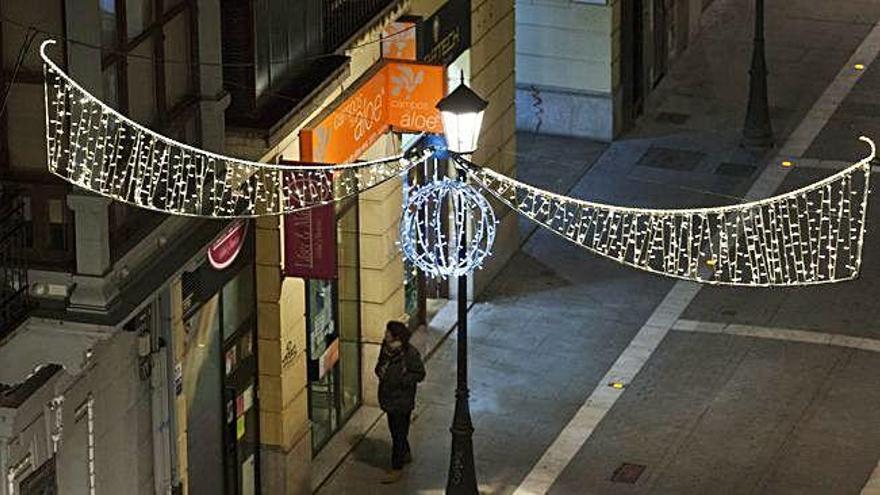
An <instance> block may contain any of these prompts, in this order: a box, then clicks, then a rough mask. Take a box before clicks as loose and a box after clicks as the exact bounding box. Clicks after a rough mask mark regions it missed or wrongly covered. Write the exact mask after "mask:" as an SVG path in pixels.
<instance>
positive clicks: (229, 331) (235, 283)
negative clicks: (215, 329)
mask: <svg viewBox="0 0 880 495" xmlns="http://www.w3.org/2000/svg"><path fill="white" fill-rule="evenodd" d="M253 300H254V274H253V271H252V270H242V271H241V273H239V274H238V275H236V277H235V278H233V279H232V280H230V281H229V282H228V283H227V284H226V285H225V286H223V339H224V340H225V339H228V338H229V337H231V336H232V335H233V334H234V333H235V332H236V331H238V329H239V328H240V327H241V326H242V324H244V323H245V322H246V321H247V319H248V318H250V316H251V315H252V314H253Z"/></svg>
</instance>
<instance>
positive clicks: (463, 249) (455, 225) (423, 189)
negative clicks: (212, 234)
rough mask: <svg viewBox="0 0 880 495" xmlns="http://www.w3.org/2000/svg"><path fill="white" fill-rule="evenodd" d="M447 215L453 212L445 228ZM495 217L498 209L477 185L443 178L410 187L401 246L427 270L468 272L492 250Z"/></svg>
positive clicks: (450, 273) (437, 274)
mask: <svg viewBox="0 0 880 495" xmlns="http://www.w3.org/2000/svg"><path fill="white" fill-rule="evenodd" d="M444 216H446V217H447V218H449V222H448V228H445V229H444V222H443V218H444ZM495 223H496V222H495V212H494V211H492V207H491V206H490V205H489V202H488V201H487V200H486V198H485V197H484V196H483V195H482V194H480V192H479V191H477V190H476V189H475V188H474V187H472V186H469V185H468V184H466V183H464V182H461V181H458V180H453V179H449V178H443V179H440V180H436V181H434V182H431V183H429V184H427V185H424V186H420V187H418V188H416V189H414V190H413V191H411V192H410V194H409V197H408V199H407V202H406V204H405V205H404V210H403V218H401V220H400V247H401V250H402V251H403V255H404V256H406V259H407V260H409V261H410V262H411V263H412V264H413V265H415V266H416V267H417V268H419V269H420V270H422V271H423V272H424V273H426V274H428V275H431V276H433V277H439V278H446V277H458V276H462V275H467V274H469V273H471V272H473V271H474V270H475V269H477V268H479V267H480V266H481V265H482V263H483V260H484V259H485V258H486V256H488V255H489V250H490V249H491V248H492V243H493V242H494V241H495Z"/></svg>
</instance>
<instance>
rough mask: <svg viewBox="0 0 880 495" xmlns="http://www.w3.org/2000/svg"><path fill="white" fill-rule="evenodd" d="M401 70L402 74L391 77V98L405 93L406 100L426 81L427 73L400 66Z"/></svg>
mask: <svg viewBox="0 0 880 495" xmlns="http://www.w3.org/2000/svg"><path fill="white" fill-rule="evenodd" d="M399 69H400V74H398V75H395V76H391V96H398V95H400V93H401V91H403V92H406V98H409V97H410V96H412V94H413V91H415V90H416V88H418V87H419V84H421V83H422V81H424V80H425V72H424V71H422V70H419V71H416V70H413V68H412V67H407V66H405V65H402V66H400V67H399Z"/></svg>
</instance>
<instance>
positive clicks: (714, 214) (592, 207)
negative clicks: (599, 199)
mask: <svg viewBox="0 0 880 495" xmlns="http://www.w3.org/2000/svg"><path fill="white" fill-rule="evenodd" d="M860 139H861V140H862V141H865V142H866V143H868V145H869V146H870V148H871V151H870V155H869V156H868V157H866V158H865V159H863V160H862V161H860V162H858V163H856V164H854V165H852V166H851V167H848V168H847V169H845V170H843V171H841V172H838V173H836V174H834V175H832V176H830V177H828V178H826V179H824V180H821V181H819V182H816V183H814V184H811V185H809V186H807V187H804V188H801V189H797V190H795V191H792V192H789V193H786V194H782V195H779V196H775V197H771V198H768V199H764V200H760V201H753V202H749V203H743V204H738V205H732V206H722V207H715V208H695V209H672V210H668V209H645V208H626V207H619V206H612V205H605V204H600V203H593V202H589V201H583V200H579V199H575V198H570V197H566V196H561V195H558V194H554V193H551V192H548V191H543V190H541V189H538V188H536V187H533V186H530V185H528V184H524V183H522V182H519V181H516V180H514V179H511V178H510V177H507V176H505V175H502V174H499V173H497V172H494V171H492V170H489V169H485V168H480V167H477V166H475V165H473V164H470V163H468V162H465V161H464V160H463V159H462V158H461V157H456V160H457V161H458V162H459V164H460V165H462V166H464V167H465V168H466V169H467V170H468V175H469V176H470V177H471V178H472V179H473V180H474V181H475V182H477V183H478V184H480V185H481V186H482V187H483V188H485V189H486V190H488V191H489V192H491V193H492V194H494V195H495V196H497V197H498V199H500V200H501V201H502V202H504V203H505V204H507V205H508V206H510V207H511V208H513V209H514V210H516V211H517V212H519V213H520V214H522V215H524V216H525V217H527V218H529V219H530V220H532V221H534V222H536V223H538V224H540V225H542V226H544V227H546V228H547V229H549V230H551V231H552V232H554V233H556V234H558V235H560V236H562V237H564V238H565V239H567V240H569V241H571V242H573V243H575V244H577V245H578V246H581V247H583V248H586V249H587V250H589V251H592V252H594V253H596V254H599V255H601V256H604V257H606V258H610V259H612V260H614V261H617V262H618V263H622V264H624V265H628V266H631V267H634V268H638V269H641V270H644V271H647V272H651V273H655V274H660V275H665V276H669V277H674V278H679V279H685V280H692V281H696V282H701V283H705V284H716V285H733V286H799V285H813V284H823V283H833V282H841V281H845V280H851V279H854V278H856V277H857V276H858V274H859V269H860V267H861V262H862V245H863V242H864V235H865V218H866V213H867V208H868V192H869V182H870V177H871V161H872V160H873V159H874V156H875V151H876V150H875V147H874V143H873V142H872V141H871V140H870V139H868V138H866V137H862V138H860Z"/></svg>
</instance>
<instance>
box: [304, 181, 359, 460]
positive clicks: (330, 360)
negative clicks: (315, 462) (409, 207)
mask: <svg viewBox="0 0 880 495" xmlns="http://www.w3.org/2000/svg"><path fill="white" fill-rule="evenodd" d="M336 219H337V220H336V240H337V248H336V249H337V260H338V276H337V279H335V280H321V279H310V280H307V283H306V298H307V313H308V325H307V329H308V356H309V368H308V371H309V418H310V419H311V421H312V451H313V452H317V451H319V450H320V449H321V447H323V446H324V444H326V443H327V441H328V440H329V439H330V437H331V436H332V435H333V433H335V432H336V431H338V430H339V428H340V427H341V426H342V425H343V424H344V423H345V421H346V420H347V419H348V418H349V417H350V416H351V415H352V414H353V413H354V411H355V410H356V409H357V408H358V406H360V403H361V394H360V378H361V377H360V343H359V341H360V305H359V302H358V301H359V294H360V282H359V277H360V273H359V271H360V265H359V256H358V203H357V200H356V199H355V200H351V201H347V202H344V203H342V204H340V205H339V206H337V211H336Z"/></svg>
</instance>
